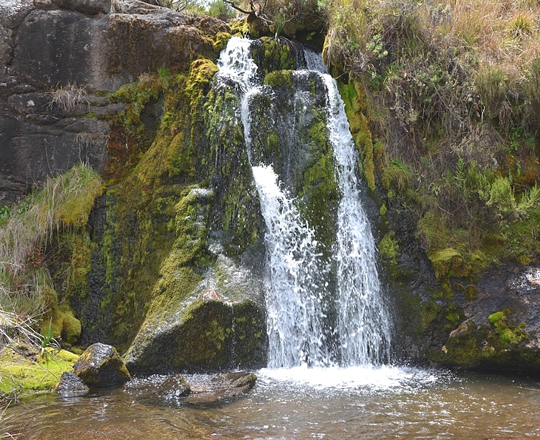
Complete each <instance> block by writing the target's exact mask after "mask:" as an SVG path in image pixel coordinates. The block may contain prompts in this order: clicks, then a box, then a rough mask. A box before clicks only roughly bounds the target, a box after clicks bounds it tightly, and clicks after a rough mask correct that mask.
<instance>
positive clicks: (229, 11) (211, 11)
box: [208, 0, 235, 21]
mask: <svg viewBox="0 0 540 440" xmlns="http://www.w3.org/2000/svg"><path fill="white" fill-rule="evenodd" d="M208 15H210V16H211V17H215V18H219V19H220V20H223V21H230V20H232V19H233V18H234V17H235V12H234V9H233V8H231V7H230V6H229V5H228V4H226V3H225V2H224V1H223V0H214V1H212V2H210V3H208Z"/></svg>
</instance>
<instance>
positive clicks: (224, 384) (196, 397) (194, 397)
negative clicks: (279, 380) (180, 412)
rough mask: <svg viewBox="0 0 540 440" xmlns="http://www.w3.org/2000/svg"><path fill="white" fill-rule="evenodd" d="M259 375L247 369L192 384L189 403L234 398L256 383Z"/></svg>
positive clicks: (188, 398)
mask: <svg viewBox="0 0 540 440" xmlns="http://www.w3.org/2000/svg"><path fill="white" fill-rule="evenodd" d="M256 380H257V376H256V375H255V374H253V373H248V372H246V371H237V372H233V373H223V374H218V375H217V376H214V377H212V378H211V379H210V380H202V381H200V382H194V383H192V384H191V394H190V395H189V396H188V397H187V398H186V400H185V402H186V403H188V404H193V405H197V404H208V403H216V402H221V401H223V400H228V399H232V398H235V397H239V396H242V395H243V394H245V393H247V392H248V391H249V390H250V389H251V388H253V386H254V385H255V381H256Z"/></svg>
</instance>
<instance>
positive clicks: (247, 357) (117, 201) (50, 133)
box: [0, 0, 540, 373]
mask: <svg viewBox="0 0 540 440" xmlns="http://www.w3.org/2000/svg"><path fill="white" fill-rule="evenodd" d="M230 33H231V29H230V28H229V26H228V25H227V24H225V23H223V22H221V21H218V20H214V19H211V18H201V17H191V16H187V15H184V14H180V13H177V12H174V11H171V10H168V9H165V8H161V7H156V6H151V5H148V4H145V3H142V2H138V1H136V0H129V1H128V0H99V1H97V0H96V1H88V0H34V1H30V0H8V1H7V3H6V2H5V1H4V2H3V3H2V4H1V5H0V205H3V204H5V203H11V202H13V201H15V200H18V199H20V198H21V197H22V196H24V195H25V194H27V193H28V192H29V191H30V190H31V189H32V188H34V187H39V186H40V184H41V183H42V182H43V181H44V180H45V179H46V178H47V177H49V176H54V175H57V174H59V173H62V172H64V171H67V170H68V169H70V168H71V167H72V166H73V165H75V164H76V163H78V162H81V161H82V162H86V163H89V164H91V166H92V167H93V168H94V169H95V170H97V171H98V172H99V173H100V174H101V175H102V176H103V178H104V182H105V184H104V187H105V191H104V194H103V196H101V197H99V198H98V199H97V200H96V203H95V206H94V209H93V211H92V214H91V215H90V218H89V219H88V222H86V223H85V224H84V225H82V226H78V227H77V228H71V229H66V230H61V231H59V234H58V237H57V238H58V239H57V240H55V241H52V242H50V243H48V245H47V247H46V248H45V249H42V250H40V252H41V253H42V255H41V254H40V255H37V256H33V258H35V260H37V261H45V262H46V264H48V266H49V270H50V271H51V275H52V280H53V281H54V286H50V287H51V289H54V290H56V294H57V298H58V303H59V304H56V306H58V305H62V306H63V307H64V310H68V309H69V314H71V315H73V314H74V315H75V316H76V317H77V318H78V319H79V320H80V322H81V323H82V334H81V339H80V341H79V342H80V343H82V344H86V345H87V344H90V343H93V342H97V341H99V342H107V343H112V344H114V345H116V346H118V347H119V348H120V349H121V350H122V351H123V352H125V353H126V360H127V362H128V366H129V367H130V369H131V370H132V371H134V372H143V373H145V372H155V371H170V370H204V369H219V368H223V367H234V366H237V365H243V366H248V367H250V366H261V365H264V364H265V360H266V344H267V340H266V338H267V337H266V324H265V322H266V320H265V311H264V306H263V303H264V301H263V294H264V289H265V286H264V279H265V274H264V270H265V267H264V261H265V249H264V243H263V231H264V223H263V221H262V218H261V214H260V208H259V200H258V197H257V195H256V191H255V186H254V182H253V178H252V176H251V174H250V171H249V169H248V168H247V164H248V158H247V155H246V152H245V149H244V147H243V145H244V139H243V136H244V135H243V133H242V131H241V129H239V127H238V124H235V123H233V117H234V115H235V109H236V108H237V106H238V102H237V97H236V98H235V97H234V96H232V95H231V94H227V93H223V94H220V93H217V92H216V91H215V90H212V81H213V77H214V75H215V73H216V71H217V67H216V64H215V61H216V58H217V56H218V53H219V51H220V50H221V49H222V48H223V45H224V43H225V42H226V41H227V39H228V38H229V37H230ZM257 47H259V50H258V51H256V52H255V53H254V55H255V57H256V58H257V59H258V62H259V63H260V65H261V66H263V70H264V75H265V83H266V84H267V85H268V86H271V87H274V88H275V91H276V96H280V95H282V97H283V98H284V101H283V102H284V103H285V104H286V105H289V104H290V103H288V104H287V102H288V101H287V97H288V96H289V95H290V93H289V87H291V86H292V83H291V77H290V69H292V68H293V67H294V63H295V57H294V53H293V52H291V51H294V45H292V44H287V43H285V44H278V43H277V42H276V41H274V40H271V39H263V40H261V41H260V42H259V43H258V46H257ZM278 60H279V62H278ZM344 78H347V75H345V76H343V77H342V79H344ZM306 93H308V91H306ZM341 93H342V96H343V97H344V99H345V102H346V105H347V110H348V117H349V122H350V125H351V131H352V133H353V135H354V138H355V141H356V144H357V146H358V148H359V150H360V152H361V156H362V164H361V165H362V166H361V168H362V173H363V175H364V177H365V181H366V185H368V186H369V187H370V188H371V192H370V195H371V201H370V202H369V209H368V212H369V215H370V219H371V221H372V223H373V225H374V228H375V229H376V230H377V231H378V233H377V234H376V235H377V236H378V239H377V240H378V243H379V250H380V257H381V258H380V260H381V261H380V265H381V268H382V269H383V270H382V271H381V272H382V273H383V278H384V280H385V284H386V286H387V289H386V290H387V295H388V297H389V298H390V299H391V302H392V303H393V304H394V310H393V316H394V318H395V321H396V324H395V326H394V328H395V332H396V334H397V335H398V337H397V338H395V340H397V341H399V342H398V343H396V346H395V347H394V348H395V351H396V352H398V353H399V356H400V357H401V358H402V359H404V360H410V361H413V362H417V363H426V362H432V363H435V364H437V365H446V366H452V367H466V368H486V369H496V370H501V369H503V370H510V371H515V370H521V371H528V372H538V371H540V360H539V359H540V355H539V350H540V338H539V337H538V335H539V332H540V329H539V319H538V317H539V316H538V313H539V311H538V304H539V303H540V288H539V286H540V284H539V281H538V280H539V279H540V275H539V274H538V269H537V268H536V266H535V265H534V260H530V261H528V262H527V263H528V264H523V262H522V263H511V262H509V261H505V262H503V263H498V264H497V265H486V264H484V263H485V262H482V265H480V264H478V265H476V266H475V261H476V260H475V259H474V258H473V257H471V256H470V255H468V256H465V255H464V254H462V253H461V252H460V251H458V250H456V249H455V248H452V247H450V246H447V247H446V244H445V243H444V242H443V243H442V245H440V246H438V247H437V248H436V247H433V248H430V249H431V251H430V252H426V250H427V249H428V248H427V247H426V246H425V244H423V243H422V242H420V240H419V238H418V237H419V234H418V228H419V226H418V225H419V219H418V217H417V214H416V213H415V212H414V211H413V210H410V209H408V206H407V203H408V202H409V200H405V198H404V197H402V195H401V194H399V191H397V190H396V188H397V187H400V188H405V187H406V185H407V183H406V176H405V177H403V170H402V169H400V166H399V163H397V162H396V163H397V165H396V166H394V168H392V167H388V166H386V167H385V166H381V164H382V163H384V162H385V160H386V159H385V157H384V151H383V150H384V149H382V148H380V145H378V144H377V142H376V139H375V137H374V136H373V137H372V132H375V130H374V127H373V123H372V121H370V119H369V118H370V115H369V114H368V113H369V112H368V110H367V100H368V98H367V96H366V90H365V88H364V87H363V86H362V85H360V83H358V82H355V81H354V80H353V79H351V80H347V81H344V83H343V84H342V88H341ZM259 104H260V110H259V113H260V114H259V119H260V122H261V124H262V125H266V126H268V127H267V128H269V132H268V136H266V135H265V136H261V137H260V138H259V139H257V142H259V143H260V154H264V155H270V156H272V158H273V160H275V161H276V163H279V164H280V166H281V167H282V169H283V171H282V177H283V178H284V179H288V180H290V181H291V182H292V183H293V185H294V186H295V187H296V190H297V193H298V195H299V196H300V197H302V198H303V201H304V202H305V204H306V212H307V213H308V215H311V216H312V218H311V219H310V221H314V222H315V223H317V222H318V223H320V224H321V225H322V226H321V228H320V229H319V231H322V232H323V233H322V234H321V237H318V238H319V239H320V241H321V242H324V240H325V239H326V238H327V237H326V236H325V235H324V231H325V226H324V225H325V222H326V223H328V222H330V221H331V217H332V213H331V212H329V213H328V215H327V214H326V211H325V209H326V208H327V206H328V203H329V202H328V201H329V200H330V202H332V201H333V200H334V198H335V184H334V182H333V180H332V178H329V177H328V169H329V167H330V168H331V164H330V163H329V159H328V157H327V151H326V150H324V148H323V149H320V150H318V151H315V150H316V149H313V151H309V152H308V153H309V154H308V156H309V157H308V159H307V160H304V162H302V161H301V160H300V159H298V157H296V156H294V155H292V156H290V157H293V159H294V160H293V161H290V157H283V156H282V154H283V153H282V152H280V149H279V147H278V146H277V145H276V143H279V141H280V136H281V135H282V133H280V132H279V130H275V128H276V127H272V126H271V125H272V124H271V122H268V121H267V120H266V117H267V115H266V114H265V112H264V109H265V103H264V102H262V103H259ZM307 116H309V118H308V119H310V118H311V119H310V121H311V122H312V127H311V129H310V130H309V132H306V133H304V134H303V135H304V136H305V138H306V139H309V141H310V142H311V141H313V142H315V143H320V144H321V145H325V142H326V141H325V134H324V127H322V128H321V126H320V125H321V123H322V124H323V123H324V121H322V120H319V119H317V115H315V114H314V115H307ZM307 116H306V115H304V117H307ZM389 125H391V124H389ZM400 133H401V132H400V129H399V127H398V128H396V130H395V133H393V134H392V136H390V138H398V137H399V136H400ZM401 134H403V133H401ZM403 136H404V137H403V139H405V140H406V136H405V135H403ZM400 139H401V138H400ZM257 154H259V153H257ZM310 155H311V156H310ZM310 161H311V162H310ZM308 165H309V166H308ZM386 165H388V164H386ZM389 170H390V171H392V173H393V174H388V173H389ZM400 172H401V173H402V174H399V173H400ZM388 180H390V181H391V182H390V183H391V184H392V185H394V187H396V188H394V190H395V192H394V193H393V194H391V191H392V185H389V184H388ZM398 189H399V188H398ZM366 192H367V190H366ZM411 192H414V191H411ZM396 194H397V195H396ZM424 224H425V223H424ZM511 226H512V224H511ZM327 229H328V228H327ZM431 232H432V233H433V234H434V235H437V234H439V233H440V235H441V236H442V234H443V231H442V230H439V229H437V227H434V231H431ZM494 240H495V239H494ZM495 241H496V240H495ZM493 246H500V244H497V243H495V242H493ZM329 247H331V244H329ZM50 256H54V258H50ZM41 257H43V258H41ZM33 261H34V260H33ZM486 267H487V269H486ZM66 313H67V312H66ZM58 336H59V335H58Z"/></svg>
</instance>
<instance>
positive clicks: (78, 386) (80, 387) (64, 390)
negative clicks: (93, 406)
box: [56, 371, 90, 398]
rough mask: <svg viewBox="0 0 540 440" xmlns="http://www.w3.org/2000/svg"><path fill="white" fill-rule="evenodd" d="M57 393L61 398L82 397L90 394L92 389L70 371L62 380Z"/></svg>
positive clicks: (65, 373) (63, 375)
mask: <svg viewBox="0 0 540 440" xmlns="http://www.w3.org/2000/svg"><path fill="white" fill-rule="evenodd" d="M56 392H57V393H58V395H59V396H60V397H66V398H69V397H81V396H84V395H85V394H88V393H89V392H90V389H89V388H88V387H87V386H86V384H85V383H84V382H83V380H82V379H81V378H80V377H78V376H77V375H75V374H74V373H71V372H70V371H66V372H64V374H62V377H61V378H60V382H59V383H58V386H57V387H56Z"/></svg>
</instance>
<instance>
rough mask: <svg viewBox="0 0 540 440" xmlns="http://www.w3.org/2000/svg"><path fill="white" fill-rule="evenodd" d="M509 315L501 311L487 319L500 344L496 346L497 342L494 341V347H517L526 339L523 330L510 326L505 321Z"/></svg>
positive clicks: (507, 312) (505, 311)
mask: <svg viewBox="0 0 540 440" xmlns="http://www.w3.org/2000/svg"><path fill="white" fill-rule="evenodd" d="M509 315H510V311H509V310H503V311H501V312H496V313H493V314H491V315H489V317H488V320H489V322H490V323H491V325H492V326H493V328H494V330H495V334H496V335H497V336H498V337H499V340H500V343H501V344H497V342H498V341H495V342H494V343H495V345H501V348H507V347H508V346H510V345H517V344H519V343H520V342H521V341H523V340H525V339H527V337H528V335H527V332H526V331H525V330H524V329H523V328H521V327H518V326H515V325H513V324H511V323H510V322H509V321H508V320H507V317H508V316H509Z"/></svg>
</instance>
